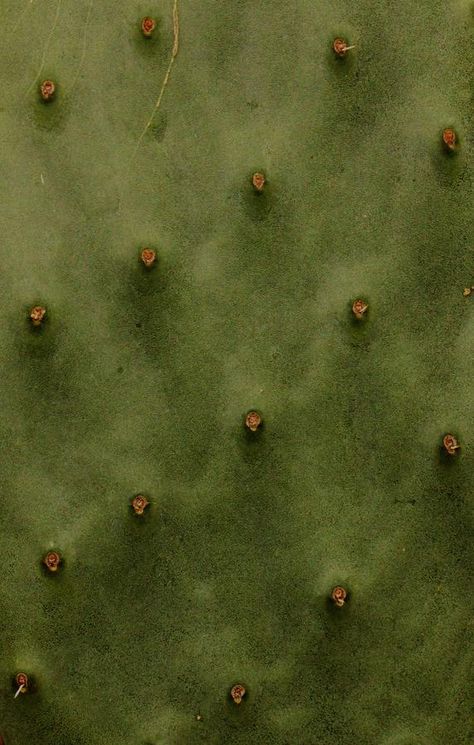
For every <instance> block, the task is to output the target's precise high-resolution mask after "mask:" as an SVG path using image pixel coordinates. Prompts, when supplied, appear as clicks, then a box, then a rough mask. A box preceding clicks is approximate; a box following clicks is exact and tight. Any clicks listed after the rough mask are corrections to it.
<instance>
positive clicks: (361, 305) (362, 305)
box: [352, 300, 369, 321]
mask: <svg viewBox="0 0 474 745" xmlns="http://www.w3.org/2000/svg"><path fill="white" fill-rule="evenodd" d="M368 308H369V306H368V305H367V303H366V302H365V300H355V301H354V302H353V303H352V312H353V314H354V316H355V317H356V318H357V320H358V321H360V320H361V319H362V318H363V317H364V316H365V314H366V313H367V310H368Z"/></svg>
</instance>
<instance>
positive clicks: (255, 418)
mask: <svg viewBox="0 0 474 745" xmlns="http://www.w3.org/2000/svg"><path fill="white" fill-rule="evenodd" d="M261 424H262V417H261V416H260V414H259V413H258V412H257V411H249V413H248V414H247V416H246V417H245V426H246V427H247V429H249V430H250V431H251V432H256V431H257V429H258V428H259V427H260V426H261Z"/></svg>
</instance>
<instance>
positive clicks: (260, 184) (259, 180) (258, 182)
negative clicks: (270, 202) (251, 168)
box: [252, 172, 265, 192]
mask: <svg viewBox="0 0 474 745" xmlns="http://www.w3.org/2000/svg"><path fill="white" fill-rule="evenodd" d="M252 184H253V188H254V189H255V191H259V192H262V191H263V189H264V187H265V176H264V174H263V173H259V172H257V173H254V174H253V176H252Z"/></svg>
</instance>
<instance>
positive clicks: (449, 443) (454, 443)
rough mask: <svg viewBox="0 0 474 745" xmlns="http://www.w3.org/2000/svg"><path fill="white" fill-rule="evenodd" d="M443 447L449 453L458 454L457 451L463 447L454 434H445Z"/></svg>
mask: <svg viewBox="0 0 474 745" xmlns="http://www.w3.org/2000/svg"><path fill="white" fill-rule="evenodd" d="M443 447H444V449H445V450H446V452H447V453H448V455H456V451H457V450H459V448H460V447H461V446H460V444H459V442H458V440H457V439H456V437H455V436H454V435H445V436H444V437H443Z"/></svg>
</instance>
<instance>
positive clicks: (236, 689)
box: [230, 684, 246, 704]
mask: <svg viewBox="0 0 474 745" xmlns="http://www.w3.org/2000/svg"><path fill="white" fill-rule="evenodd" d="M245 693H246V691H245V688H244V686H243V685H240V684H238V685H235V686H233V688H232V689H231V691H230V695H231V698H232V700H233V702H234V703H235V704H241V703H242V699H243V697H244V696H245Z"/></svg>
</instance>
